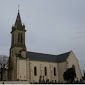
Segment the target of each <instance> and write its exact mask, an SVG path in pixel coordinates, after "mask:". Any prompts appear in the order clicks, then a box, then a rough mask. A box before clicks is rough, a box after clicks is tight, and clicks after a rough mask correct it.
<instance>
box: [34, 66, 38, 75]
mask: <svg viewBox="0 0 85 85" xmlns="http://www.w3.org/2000/svg"><path fill="white" fill-rule="evenodd" d="M34 76H37V68H36V66H35V67H34Z"/></svg>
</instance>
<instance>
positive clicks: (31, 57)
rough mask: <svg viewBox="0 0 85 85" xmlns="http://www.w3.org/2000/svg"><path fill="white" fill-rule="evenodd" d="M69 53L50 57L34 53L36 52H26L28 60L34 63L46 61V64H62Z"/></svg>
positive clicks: (49, 55)
mask: <svg viewBox="0 0 85 85" xmlns="http://www.w3.org/2000/svg"><path fill="white" fill-rule="evenodd" d="M69 54H70V52H67V53H63V54H60V55H51V54H43V53H36V52H29V51H27V57H29V60H34V61H47V62H63V61H66V59H67V58H68V56H69Z"/></svg>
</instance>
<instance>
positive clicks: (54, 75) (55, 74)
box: [54, 67, 56, 76]
mask: <svg viewBox="0 0 85 85" xmlns="http://www.w3.org/2000/svg"><path fill="white" fill-rule="evenodd" d="M54 76H56V68H55V67H54Z"/></svg>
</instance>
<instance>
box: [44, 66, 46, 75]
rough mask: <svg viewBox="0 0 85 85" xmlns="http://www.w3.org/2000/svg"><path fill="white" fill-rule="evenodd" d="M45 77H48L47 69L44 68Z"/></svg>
mask: <svg viewBox="0 0 85 85" xmlns="http://www.w3.org/2000/svg"><path fill="white" fill-rule="evenodd" d="M44 72H45V76H47V68H46V67H45V68H44Z"/></svg>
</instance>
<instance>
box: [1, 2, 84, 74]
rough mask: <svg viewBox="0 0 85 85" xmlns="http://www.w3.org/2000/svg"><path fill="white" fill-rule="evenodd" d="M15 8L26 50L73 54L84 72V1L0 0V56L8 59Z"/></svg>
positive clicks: (15, 15)
mask: <svg viewBox="0 0 85 85" xmlns="http://www.w3.org/2000/svg"><path fill="white" fill-rule="evenodd" d="M18 5H19V11H20V16H21V20H22V23H24V24H25V27H26V30H27V31H26V47H27V50H28V51H32V52H39V53H46V54H54V55H58V54H62V53H65V52H68V51H71V50H72V51H73V53H74V54H75V56H76V57H77V59H78V60H79V65H80V68H81V71H82V73H83V70H85V63H84V62H85V0H0V54H4V55H7V56H9V49H10V46H11V33H10V32H11V28H12V26H13V25H14V24H15V20H16V17H17V13H18Z"/></svg>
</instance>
